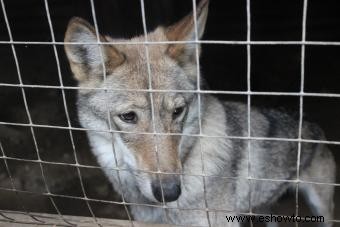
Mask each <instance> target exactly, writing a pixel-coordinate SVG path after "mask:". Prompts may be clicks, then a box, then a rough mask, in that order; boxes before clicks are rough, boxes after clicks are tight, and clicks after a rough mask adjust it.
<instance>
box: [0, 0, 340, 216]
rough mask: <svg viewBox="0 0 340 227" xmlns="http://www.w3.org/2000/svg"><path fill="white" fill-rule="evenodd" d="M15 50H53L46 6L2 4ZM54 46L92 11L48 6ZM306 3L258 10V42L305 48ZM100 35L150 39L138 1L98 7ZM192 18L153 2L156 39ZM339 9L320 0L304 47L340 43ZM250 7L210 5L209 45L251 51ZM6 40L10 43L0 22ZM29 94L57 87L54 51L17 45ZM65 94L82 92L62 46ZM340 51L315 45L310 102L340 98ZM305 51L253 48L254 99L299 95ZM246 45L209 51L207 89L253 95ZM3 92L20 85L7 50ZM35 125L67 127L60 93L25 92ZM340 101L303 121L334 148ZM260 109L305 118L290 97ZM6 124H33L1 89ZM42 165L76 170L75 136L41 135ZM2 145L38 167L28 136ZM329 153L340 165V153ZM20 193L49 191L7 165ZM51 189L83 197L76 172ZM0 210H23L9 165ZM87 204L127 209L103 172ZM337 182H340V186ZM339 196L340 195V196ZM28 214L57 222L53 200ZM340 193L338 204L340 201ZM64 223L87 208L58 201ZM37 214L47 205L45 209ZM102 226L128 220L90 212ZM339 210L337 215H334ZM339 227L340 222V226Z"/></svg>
mask: <svg viewBox="0 0 340 227" xmlns="http://www.w3.org/2000/svg"><path fill="white" fill-rule="evenodd" d="M4 2H5V6H6V10H7V16H8V20H9V23H10V26H11V29H12V35H13V40H14V41H27V42H30V41H32V42H33V41H34V42H46V41H51V34H50V30H49V26H48V21H47V16H46V11H45V6H44V1H43V0H26V1H20V0H4ZM48 3H49V8H50V14H51V19H52V24H53V29H54V33H55V37H56V41H58V42H62V41H63V37H64V32H65V30H66V26H67V23H68V21H69V19H70V18H71V17H73V16H80V17H83V18H85V19H87V20H88V21H89V22H90V23H93V19H92V14H91V5H90V1H85V0H50V1H48ZM302 6H303V1H302V0H294V1H287V0H276V1H271V0H261V1H259V0H252V1H251V39H252V40H256V41H301V39H302V38H301V37H302V10H303V9H302ZM95 9H96V15H97V21H98V25H99V30H100V32H101V33H103V34H109V35H111V36H113V37H120V38H122V37H123V38H131V37H133V36H136V35H139V34H142V31H143V27H142V20H141V12H140V4H139V0H95ZM191 9H192V1H191V0H145V10H146V22H147V27H148V30H153V29H154V28H155V27H156V26H158V25H165V26H166V25H170V24H172V23H173V22H175V21H177V20H178V19H179V18H181V17H183V16H184V15H186V14H187V13H188V12H189V11H191ZM339 12H340V2H339V1H337V0H322V1H321V0H313V1H309V2H308V12H307V30H306V35H307V36H306V40H308V41H334V42H340V14H339ZM246 22H247V15H246V0H211V4H210V11H209V17H208V22H207V29H206V33H205V35H204V37H203V39H205V40H229V41H230V40H238V41H245V40H246V35H247V31H246V28H247V25H246ZM0 40H1V41H8V40H9V36H8V32H7V29H6V24H5V21H4V17H3V14H2V12H0ZM14 47H15V50H16V53H17V56H18V62H19V67H20V72H21V76H22V80H23V83H24V84H30V85H53V86H59V85H60V83H59V79H58V71H57V65H56V60H55V57H54V52H53V47H52V46H51V45H40V44H34V45H33V44H16V45H14ZM57 50H58V54H59V60H60V66H61V74H62V80H63V83H64V85H66V86H76V83H75V81H74V80H73V79H72V76H71V73H70V70H69V67H68V63H67V60H66V58H65V53H64V51H63V46H62V45H57ZM339 51H340V46H335V45H332V46H323V45H307V46H306V60H305V86H304V89H305V90H304V91H305V92H313V93H340V54H339ZM300 64H301V46H299V45H253V46H252V47H251V89H252V90H253V91H279V92H299V91H300V77H301V68H300V66H301V65H300ZM246 66H247V50H246V45H223V44H204V45H203V52H202V59H201V68H202V71H203V75H204V77H205V79H206V81H207V84H208V86H209V89H213V90H233V91H245V90H246V89H247V80H246V76H247V67H246ZM0 69H1V71H0V83H9V84H17V83H18V74H17V70H16V66H15V62H14V58H13V55H12V50H11V46H10V45H9V44H0ZM25 93H26V96H27V102H28V106H29V109H30V112H31V116H32V121H33V123H35V124H42V125H56V126H67V120H66V115H65V111H64V107H63V100H62V95H61V91H60V89H46V88H25ZM65 93H66V99H67V104H68V109H69V112H70V117H71V123H72V126H74V127H80V126H79V124H78V121H77V117H76V114H75V113H76V112H75V91H74V90H65ZM220 97H221V98H223V99H226V100H229V99H230V100H235V99H236V100H241V101H245V100H246V96H241V95H220ZM339 104H340V100H339V98H317V97H305V98H304V120H309V121H313V122H316V123H318V124H319V125H320V126H321V127H322V128H323V129H324V131H325V134H326V136H327V139H328V140H335V141H340V133H339V127H340V121H339V116H340V106H339ZM252 105H255V106H265V107H274V108H280V109H285V110H286V111H287V112H290V113H291V114H292V115H295V116H298V108H299V98H298V97H286V96H269V97H268V96H266V97H263V96H252ZM0 121H1V122H12V123H28V119H27V115H26V112H25V107H24V102H23V98H22V94H21V90H20V89H19V88H16V87H9V86H3V85H1V86H0ZM34 132H35V134H36V137H37V142H38V144H37V146H38V149H39V153H40V156H41V159H42V160H45V161H50V162H62V163H74V162H75V159H74V153H73V152H74V151H73V148H72V144H71V141H70V137H69V131H68V130H63V129H51V128H40V127H38V128H35V129H34ZM73 136H74V139H75V148H76V152H77V154H78V156H77V157H78V159H79V162H80V163H81V164H84V165H92V166H97V163H96V162H95V160H94V159H93V157H92V155H91V153H90V151H89V146H88V144H87V139H86V136H85V133H84V132H82V131H73ZM0 142H1V144H2V146H3V150H4V152H5V153H6V155H7V156H9V157H16V158H22V159H36V158H37V155H36V149H35V146H34V141H33V140H32V135H31V131H30V128H29V127H22V126H5V125H1V124H0ZM331 149H332V151H333V153H334V155H335V156H336V158H337V160H340V158H339V157H340V155H339V152H338V150H339V147H338V146H331ZM8 164H9V167H10V171H11V172H12V174H13V177H14V183H15V186H16V188H18V189H21V190H26V191H32V192H38V193H39V192H44V191H45V187H44V184H43V179H42V176H41V172H40V168H39V165H38V164H37V163H32V162H23V161H18V160H8ZM43 167H44V170H45V175H46V179H47V184H48V186H49V188H50V190H51V192H52V193H55V194H63V195H73V196H80V197H81V196H82V195H83V193H82V191H81V187H80V183H79V179H78V174H77V170H76V168H75V167H71V166H63V165H51V164H44V165H43ZM0 170H1V171H0V186H1V190H0V201H1V202H0V208H1V209H22V208H21V206H20V205H19V202H18V203H17V202H16V201H17V200H16V199H14V198H16V197H15V194H14V193H13V192H10V191H7V190H5V189H4V188H10V187H11V185H10V180H9V178H8V175H7V172H6V169H5V165H4V162H3V160H0ZM80 170H81V174H82V178H83V181H84V186H85V190H86V192H87V195H88V197H90V198H94V199H105V200H112V201H119V200H120V198H119V197H118V196H116V195H115V194H114V193H113V190H112V187H111V186H110V184H109V183H108V182H107V180H106V178H105V177H104V176H103V174H102V172H101V170H100V169H98V168H80ZM338 182H339V180H338ZM337 191H339V190H337ZM19 194H22V195H21V196H20V198H21V200H23V202H24V203H25V204H26V205H25V207H26V208H27V209H29V210H32V211H39V212H54V210H53V207H52V206H51V204H50V202H49V200H47V199H46V197H44V196H40V195H38V194H27V193H19ZM338 194H339V193H337V196H336V198H337V201H340V200H339V195H338ZM55 201H56V204H57V206H58V208H59V209H60V211H61V212H62V213H63V214H76V215H89V212H88V209H87V207H86V204H85V202H84V201H82V200H77V199H70V198H69V199H66V198H60V197H56V198H55ZM37 204H39V205H37ZM90 204H91V206H93V207H94V211H95V214H96V215H97V216H101V217H114V218H124V217H126V216H125V213H124V211H123V209H121V207H118V206H115V205H112V204H103V203H100V202H90ZM336 207H337V209H338V207H339V206H336ZM336 217H337V218H340V216H339V215H338V216H336Z"/></svg>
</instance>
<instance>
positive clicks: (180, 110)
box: [172, 106, 184, 119]
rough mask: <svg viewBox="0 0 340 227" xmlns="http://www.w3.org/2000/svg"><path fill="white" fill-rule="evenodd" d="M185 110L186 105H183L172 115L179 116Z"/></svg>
mask: <svg viewBox="0 0 340 227" xmlns="http://www.w3.org/2000/svg"><path fill="white" fill-rule="evenodd" d="M183 111H184V106H181V107H177V108H176V109H175V110H174V112H173V113H172V117H173V119H175V118H177V117H179V116H180V115H181V113H183Z"/></svg>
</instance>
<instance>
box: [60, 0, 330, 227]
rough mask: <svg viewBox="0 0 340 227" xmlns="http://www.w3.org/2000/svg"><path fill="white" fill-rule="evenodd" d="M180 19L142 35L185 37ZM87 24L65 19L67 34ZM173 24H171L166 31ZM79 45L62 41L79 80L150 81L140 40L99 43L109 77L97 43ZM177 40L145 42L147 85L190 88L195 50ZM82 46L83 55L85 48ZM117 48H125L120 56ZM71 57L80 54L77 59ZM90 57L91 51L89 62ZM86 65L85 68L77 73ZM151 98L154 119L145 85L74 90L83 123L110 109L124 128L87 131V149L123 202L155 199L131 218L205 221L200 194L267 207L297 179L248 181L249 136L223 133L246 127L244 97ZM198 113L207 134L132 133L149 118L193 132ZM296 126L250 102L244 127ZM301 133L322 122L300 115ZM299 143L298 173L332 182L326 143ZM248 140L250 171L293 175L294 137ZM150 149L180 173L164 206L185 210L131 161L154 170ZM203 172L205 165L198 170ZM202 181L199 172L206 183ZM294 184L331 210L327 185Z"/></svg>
mask: <svg viewBox="0 0 340 227" xmlns="http://www.w3.org/2000/svg"><path fill="white" fill-rule="evenodd" d="M201 2H203V3H200V5H199V6H198V10H197V15H198V17H199V21H200V24H202V26H204V24H205V19H206V16H207V4H205V3H207V1H206V0H203V1H201ZM204 4H205V5H204ZM184 20H187V21H184V22H183V23H179V24H178V25H175V26H174V27H171V29H167V28H158V29H156V30H155V31H154V32H152V33H150V34H149V35H148V37H149V39H150V40H151V41H162V40H168V39H170V38H169V37H177V36H180V38H183V37H186V36H187V37H191V36H192V31H193V30H192V29H193V27H192V26H193V23H189V22H190V17H186V18H185V19H184ZM79 26H80V27H82V26H85V27H86V29H79V28H78V27H79ZM176 26H177V27H176ZM183 26H186V27H185V29H184V30H185V31H187V32H189V34H186V35H185V34H184V35H185V36H184V35H183V34H182V33H183V32H181V31H180V29H182V28H183ZM190 26H191V27H190ZM189 28H191V30H190V29H189ZM203 29H204V28H200V29H199V34H200V35H202V34H203ZM91 30H92V29H91V28H90V25H88V24H86V23H85V22H82V20H81V19H76V20H74V21H73V22H71V24H70V25H69V29H68V32H67V35H66V38H65V41H78V42H81V41H84V40H82V37H84V38H85V39H86V38H88V37H92V36H91V35H89V34H84V36H82V35H81V34H79V31H83V32H85V33H88V32H91ZM74 31H76V32H74ZM171 32H173V33H176V34H168V33H171ZM73 33H75V35H73ZM75 39H76V40H75ZM101 39H107V40H110V41H114V40H112V39H111V38H109V37H105V38H103V37H101ZM143 39H144V37H143V36H141V37H136V38H134V39H133V41H143ZM79 48H80V50H78V49H77V48H68V47H65V49H66V53H67V55H68V56H69V60H70V64H71V67H72V70H73V72H74V74H75V77H76V78H77V79H78V81H79V86H80V87H83V86H84V87H86V86H98V87H106V88H112V89H148V88H149V87H148V86H149V84H148V70H147V64H146V59H145V48H144V46H142V45H116V46H112V47H110V48H111V49H105V47H103V48H102V49H103V52H104V55H105V56H104V59H105V60H106V62H105V63H106V70H107V72H108V75H107V79H106V81H103V79H102V78H100V77H99V76H98V75H100V74H101V73H102V69H101V68H100V66H99V65H93V64H92V65H91V64H88V63H87V62H86V61H88V56H91V58H93V56H95V55H97V53H96V54H95V55H91V53H89V52H88V51H90V50H91V48H89V49H88V48H87V47H86V45H82V46H81V47H79ZM107 48H108V47H107ZM169 48H171V49H170V50H169ZM181 48H183V47H182V46H181V45H179V46H174V45H172V46H170V47H168V46H167V45H150V46H149V58H150V69H151V79H152V88H154V89H161V90H162V89H163V90H164V89H165V90H193V89H196V79H195V78H196V74H197V72H196V68H197V67H196V63H195V61H194V60H193V59H195V58H194V56H195V53H196V52H195V50H194V49H193V48H188V47H184V49H181ZM84 50H85V52H86V56H85V57H84V56H83V57H82V53H84ZM110 51H111V52H112V51H113V53H111V52H110ZM109 53H111V55H110V54H109ZM122 55H124V58H121V56H122ZM110 58H116V59H113V60H112V61H113V62H115V63H116V64H112V62H111V61H110ZM118 58H119V59H120V60H122V59H123V61H124V62H122V61H118V60H117V59H118ZM74 59H76V60H77V61H78V62H74ZM97 60H98V59H91V62H92V63H93V62H96V61H97ZM83 61H85V63H84V64H83V63H79V62H83ZM117 62H118V63H119V64H118V63H117ZM89 67H90V68H89ZM84 68H85V69H84ZM84 72H87V73H85V74H84ZM153 104H154V124H155V125H153V124H152V114H151V100H150V95H149V93H147V92H137V91H133V92H132V91H130V92H128V91H104V90H96V91H88V90H80V91H79V93H78V102H77V105H78V114H79V119H80V122H81V124H82V126H83V127H85V128H89V129H97V130H107V129H109V128H110V127H109V125H108V121H107V117H108V116H110V118H111V119H110V120H111V128H113V129H114V130H120V131H128V132H130V133H113V135H111V134H110V133H104V132H96V131H88V132H87V133H88V138H89V140H90V144H91V146H92V151H93V153H94V155H95V156H96V157H97V160H98V162H99V164H100V165H101V166H102V167H104V168H103V170H104V172H105V174H106V175H107V177H108V178H109V179H110V181H111V182H112V184H113V186H114V188H115V190H116V191H117V192H118V193H120V194H122V195H124V198H125V199H126V201H127V202H130V203H138V204H152V205H160V208H155V207H148V206H142V205H138V206H137V205H131V206H130V210H131V213H132V215H133V218H134V219H136V220H140V221H145V222H158V223H174V224H181V225H200V226H202V225H203V226H207V225H208V218H207V213H206V211H205V210H204V209H205V201H204V198H205V197H206V204H207V206H208V208H209V209H211V210H225V211H230V212H236V213H237V212H243V213H244V212H245V213H246V212H249V209H250V207H249V201H250V202H251V206H252V208H255V207H269V206H270V205H271V204H273V203H275V202H276V201H277V199H278V198H279V197H280V196H281V195H282V194H283V193H285V192H286V191H287V190H289V189H293V190H294V189H295V184H294V183H287V182H282V181H263V180H251V181H249V180H248V154H249V153H248V141H247V140H244V139H228V138H223V136H225V135H228V136H247V106H246V105H245V104H243V103H237V102H222V101H220V100H218V99H217V98H215V97H213V96H211V95H203V94H202V95H201V103H200V104H201V108H200V111H201V116H200V117H199V115H198V113H199V111H198V97H197V94H194V93H185V92H180V93H177V92H160V93H157V92H156V93H153ZM184 104H185V112H184V113H183V114H181V115H180V117H178V119H177V118H176V119H173V118H171V116H173V115H172V112H173V111H174V109H175V108H177V107H178V106H180V105H184ZM127 111H135V112H136V113H137V115H138V120H139V121H138V124H128V123H124V122H122V121H121V120H120V119H119V117H118V116H119V114H122V113H124V112H127ZM108 113H109V115H108ZM199 118H200V119H201V120H202V134H203V135H206V136H208V137H204V136H203V137H201V138H199V137H197V136H164V135H158V136H152V135H145V134H135V133H136V132H153V126H155V129H156V132H157V133H183V134H186V135H190V134H191V135H197V134H199ZM297 126H298V123H297V121H296V120H293V118H291V117H290V116H289V115H288V114H286V113H283V112H280V111H277V110H270V109H258V108H256V107H252V110H251V136H256V137H279V138H297V132H298V128H297ZM209 136H210V137H209ZM214 136H215V137H214ZM302 136H303V138H311V139H316V140H318V139H321V140H323V139H324V136H323V133H322V131H321V130H320V129H319V128H318V127H317V126H315V125H313V124H311V123H307V122H304V124H303V131H302ZM155 145H157V150H158V156H159V157H157V152H156V150H155ZM301 148H302V149H301V162H300V179H301V180H306V181H313V182H314V181H315V182H327V183H332V182H334V181H335V162H334V159H333V157H332V154H331V152H330V151H329V150H328V148H327V146H326V145H324V144H311V143H308V144H307V143H303V144H302V147H301ZM250 149H251V150H250V157H249V160H250V165H249V166H250V169H249V177H253V178H260V179H274V180H295V179H296V177H297V171H296V167H297V150H298V143H297V142H286V141H267V140H265V141H264V140H251V141H250ZM202 155H203V157H202ZM156 159H158V162H159V164H160V166H159V167H160V170H161V171H163V172H167V173H172V174H175V175H176V174H178V173H183V175H181V177H180V178H181V190H182V193H181V195H180V196H179V198H178V199H177V200H176V201H174V202H169V203H167V206H169V207H174V208H176V207H180V208H184V209H185V210H179V209H166V210H164V209H162V208H161V205H162V204H161V203H160V202H158V201H157V200H156V199H155V197H154V195H153V194H152V191H151V182H152V181H153V180H155V179H158V178H157V176H156V174H153V173H146V172H143V171H138V170H141V169H142V170H146V171H151V172H153V171H157V168H156V167H157V166H156V164H155V163H156ZM202 159H203V163H202V162H201V161H202ZM115 160H117V162H118V163H116V162H115ZM111 167H119V168H124V169H127V170H126V171H120V172H119V175H118V173H117V172H116V171H115V170H110V169H109V168H111ZM128 170H129V171H128ZM202 170H204V173H203V172H202ZM186 174H187V175H186ZM203 174H205V175H207V177H205V178H204V179H203V177H202V175H203ZM216 176H222V177H224V178H221V177H216ZM165 178H166V175H161V176H160V179H161V180H162V179H165ZM203 181H205V187H204V185H203ZM204 188H205V189H206V192H205V193H204V191H203V189H204ZM323 188H326V189H323ZM300 189H301V191H302V192H305V193H304V194H305V195H306V197H307V200H308V201H310V204H311V206H312V207H313V209H314V210H315V213H316V214H318V215H321V214H322V215H324V216H325V219H326V220H327V219H332V217H333V193H334V188H333V187H330V186H327V187H326V186H323V185H315V184H306V183H301V187H300ZM249 196H250V197H249ZM198 209H202V210H201V211H200V210H198ZM225 215H226V212H217V211H216V212H209V214H208V217H209V220H210V223H211V224H212V226H235V227H236V226H239V224H238V223H227V222H226V219H225ZM325 226H331V224H325Z"/></svg>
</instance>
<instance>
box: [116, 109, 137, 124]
mask: <svg viewBox="0 0 340 227" xmlns="http://www.w3.org/2000/svg"><path fill="white" fill-rule="evenodd" d="M118 117H119V118H120V119H121V120H122V121H124V122H126V123H133V124H135V123H136V122H137V114H136V113H135V112H132V111H131V112H126V113H122V114H119V115H118Z"/></svg>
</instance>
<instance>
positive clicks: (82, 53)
mask: <svg viewBox="0 0 340 227" xmlns="http://www.w3.org/2000/svg"><path fill="white" fill-rule="evenodd" d="M99 39H100V41H101V42H107V41H106V39H105V38H104V37H103V36H100V37H99ZM64 41H65V42H68V43H79V44H65V52H66V55H67V58H68V60H69V62H70V66H71V70H72V72H73V74H74V76H75V78H76V79H77V80H78V81H79V82H82V81H84V80H86V79H89V77H90V76H94V75H97V76H98V75H99V76H100V75H101V76H102V74H103V67H102V61H104V62H105V66H106V70H107V71H110V70H112V69H114V68H115V67H117V66H119V65H121V64H122V63H123V62H124V60H125V57H124V55H123V54H122V53H120V52H119V51H118V50H117V49H116V48H115V47H113V46H112V45H98V44H94V43H97V36H96V32H95V29H94V28H93V27H92V26H91V25H90V24H89V23H88V22H87V21H85V20H84V19H81V18H78V17H74V18H72V19H71V20H70V22H69V24H68V27H67V31H66V34H65V39H64ZM87 43H89V44H87ZM93 74H94V75H93Z"/></svg>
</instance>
